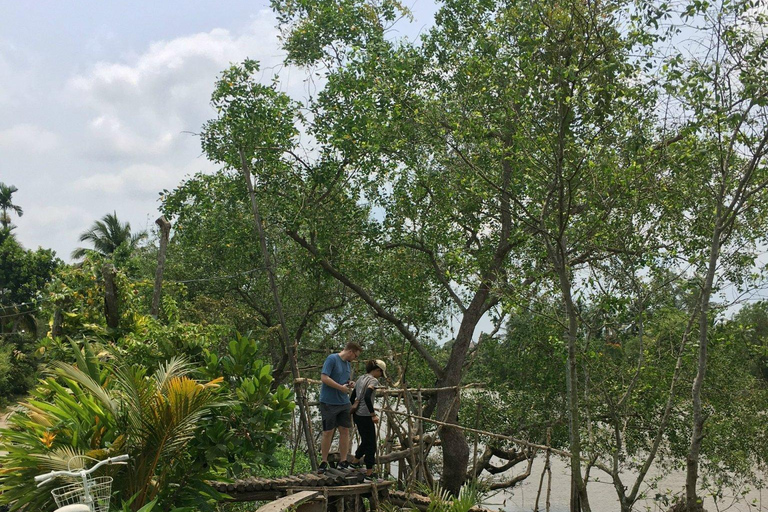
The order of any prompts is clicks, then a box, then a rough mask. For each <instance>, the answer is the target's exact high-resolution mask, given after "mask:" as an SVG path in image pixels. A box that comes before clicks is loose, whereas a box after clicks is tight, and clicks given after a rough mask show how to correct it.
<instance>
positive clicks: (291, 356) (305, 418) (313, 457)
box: [240, 149, 317, 471]
mask: <svg viewBox="0 0 768 512" xmlns="http://www.w3.org/2000/svg"><path fill="white" fill-rule="evenodd" d="M240 162H241V164H242V166H243V169H242V171H243V177H244V178H245V184H246V186H247V187H248V196H249V197H250V198H251V210H252V212H253V220H254V225H255V226H254V227H255V228H256V234H257V236H258V238H259V244H260V246H261V253H262V254H263V256H264V267H265V268H266V270H267V277H268V278H269V288H270V289H271V290H272V298H273V300H274V301H275V309H276V310H277V318H278V320H279V321H280V334H281V336H282V338H283V343H284V344H285V350H286V351H287V354H288V361H289V362H290V365H291V374H292V375H293V380H294V382H296V379H298V378H299V377H300V375H299V367H298V363H297V361H296V351H295V350H294V349H293V348H294V347H293V343H291V340H290V337H289V335H288V326H287V325H286V322H285V315H284V314H283V303H282V302H281V301H280V293H279V292H278V289H277V282H276V281H275V272H274V270H273V268H272V258H270V257H269V249H268V247H267V236H266V234H265V233H264V226H263V225H262V221H261V214H260V213H259V204H258V202H257V201H256V193H255V192H254V190H253V181H251V169H250V165H249V163H248V159H247V158H245V153H243V150H242V149H240ZM294 389H295V391H296V398H297V401H298V402H299V412H300V413H301V423H302V426H303V427H304V434H305V436H306V439H307V455H308V456H309V463H310V464H311V465H312V470H313V471H316V470H317V452H316V451H315V443H314V441H313V439H312V430H311V425H310V423H309V413H308V411H307V409H306V398H305V395H304V389H303V387H302V385H301V384H298V383H296V384H294Z"/></svg>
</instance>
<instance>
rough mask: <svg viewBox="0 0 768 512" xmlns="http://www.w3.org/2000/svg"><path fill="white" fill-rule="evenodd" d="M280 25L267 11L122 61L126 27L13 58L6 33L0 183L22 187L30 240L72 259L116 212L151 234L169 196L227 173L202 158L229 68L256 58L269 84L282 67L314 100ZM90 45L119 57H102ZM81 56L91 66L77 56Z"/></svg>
mask: <svg viewBox="0 0 768 512" xmlns="http://www.w3.org/2000/svg"><path fill="white" fill-rule="evenodd" d="M274 25H275V20H274V17H273V15H272V14H271V13H270V12H269V11H262V12H259V13H258V14H256V15H255V17H254V18H253V20H252V21H251V22H250V24H248V25H247V26H245V28H243V29H237V30H235V29H232V30H227V29H224V28H211V29H210V30H207V31H202V32H197V33H188V34H187V35H183V36H180V37H176V38H168V39H166V40H160V41H154V42H145V43H144V46H143V50H142V49H141V48H142V47H139V48H140V50H139V51H138V52H137V53H133V54H131V55H121V56H116V55H114V54H112V55H110V51H111V50H113V49H114V47H115V45H113V44H111V43H109V39H108V37H111V36H110V34H109V31H110V30H112V29H114V30H118V32H117V35H118V41H120V40H122V39H120V38H121V37H122V36H121V35H120V34H119V31H120V30H124V29H126V28H125V27H111V26H108V27H106V28H105V29H103V30H102V32H100V33H98V34H96V36H98V37H101V35H100V34H106V36H104V37H105V39H104V40H103V41H104V42H105V44H101V41H100V40H98V37H97V39H93V37H94V36H93V35H92V34H84V36H85V37H83V38H82V40H80V41H79V42H78V43H79V44H80V45H84V46H80V47H78V46H70V47H67V48H66V49H63V50H62V51H61V52H57V50H56V49H47V50H46V51H45V52H42V53H36V52H35V51H33V50H34V49H35V48H37V47H32V46H30V45H29V44H26V45H20V48H21V50H20V51H19V52H13V51H11V50H12V49H13V47H12V45H10V44H9V43H6V42H4V41H3V40H2V38H0V106H2V107H3V112H4V114H6V115H5V117H4V118H3V119H0V150H2V154H3V161H2V162H0V175H1V176H0V181H3V182H6V183H12V184H14V185H16V186H18V187H19V192H18V193H17V195H16V196H14V198H15V199H17V201H18V204H20V205H21V206H22V207H23V208H24V216H23V217H22V218H19V219H17V220H15V221H14V223H15V224H17V225H18V229H17V231H16V233H17V236H18V237H19V239H20V240H22V242H23V243H24V244H25V245H27V246H28V247H36V246H38V245H42V246H44V247H52V248H54V249H56V250H57V252H58V253H59V255H60V256H62V257H64V258H68V257H69V253H70V252H71V251H72V249H74V248H75V247H76V246H77V245H79V244H78V242H77V238H78V236H79V234H80V233H82V232H83V231H85V230H86V229H88V228H89V227H90V226H91V224H92V223H93V222H94V221H95V220H97V219H99V218H101V217H102V216H103V215H105V214H106V213H110V212H112V211H116V212H117V214H118V216H119V218H120V219H121V220H123V221H127V222H130V223H131V225H132V226H133V227H134V228H135V229H143V227H142V226H145V225H148V226H149V227H151V223H152V220H153V219H154V218H156V217H157V206H158V202H157V199H158V193H159V192H160V191H161V190H163V189H166V188H168V189H170V188H174V187H176V186H177V185H178V184H179V183H180V182H181V180H182V179H183V178H184V177H185V176H188V175H191V174H194V173H195V172H198V171H204V172H208V171H210V170H211V169H213V168H215V165H214V164H212V163H210V162H208V161H207V160H206V159H205V158H204V157H202V156H201V153H202V151H201V149H200V142H199V137H197V136H196V135H195V133H196V132H199V131H200V128H201V126H202V125H203V123H204V122H205V121H206V120H208V119H210V118H212V117H213V116H214V115H215V112H214V111H213V110H212V109H211V108H210V106H209V101H210V94H211V92H212V90H213V86H214V83H215V80H216V77H217V76H218V75H219V73H220V72H221V71H222V70H223V69H225V68H226V67H227V66H229V65H230V64H231V63H235V62H241V61H242V60H243V59H245V58H246V57H248V58H252V59H256V60H258V61H260V62H261V65H262V69H263V70H264V72H263V77H262V79H263V81H264V83H269V82H271V80H272V77H273V75H275V74H276V73H277V72H278V71H280V74H281V79H282V78H283V77H289V78H290V80H288V81H281V87H282V89H283V90H284V91H285V92H287V93H288V94H291V95H292V96H294V97H301V96H303V90H304V83H303V81H302V79H303V78H304V76H305V73H304V72H303V71H298V72H296V71H294V72H293V73H289V72H288V71H289V70H284V69H282V67H281V66H282V60H283V56H282V51H281V50H280V46H279V40H278V37H277V34H278V32H277V30H276V29H275V28H274ZM134 28H135V27H134ZM135 30H138V29H137V28H135ZM89 37H90V38H89ZM106 43H109V44H106ZM88 45H91V46H93V45H96V49H97V50H99V48H101V50H99V51H98V52H96V53H98V54H99V55H101V56H102V58H103V56H106V55H109V57H107V58H106V59H104V60H101V61H98V62H97V61H94V60H93V52H90V51H86V50H85V48H86V47H90V46H88ZM99 45H101V46H99ZM25 47H30V48H32V49H29V50H25V49H24V48H25ZM102 50H103V51H102ZM70 52H74V53H76V54H77V56H78V57H79V58H80V59H81V60H78V61H77V62H75V61H69V60H67V59H68V58H69V56H70ZM54 56H55V57H54ZM56 59H58V60H56ZM89 59H90V60H89ZM291 75H293V76H291ZM291 82H293V83H291ZM7 84H10V86H7ZM62 84H63V85H62ZM4 100H7V101H6V103H4ZM3 121H5V123H3ZM11 123H13V124H11ZM190 132H191V133H190Z"/></svg>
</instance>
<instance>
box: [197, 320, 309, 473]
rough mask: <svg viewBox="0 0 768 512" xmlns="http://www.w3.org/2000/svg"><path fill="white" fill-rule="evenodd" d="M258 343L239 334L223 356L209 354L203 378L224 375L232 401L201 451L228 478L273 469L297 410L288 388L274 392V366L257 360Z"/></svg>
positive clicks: (209, 430) (208, 431)
mask: <svg viewBox="0 0 768 512" xmlns="http://www.w3.org/2000/svg"><path fill="white" fill-rule="evenodd" d="M258 351H259V350H258V346H257V344H256V342H255V341H254V340H252V339H249V338H247V337H243V336H240V335H237V336H236V337H235V339H233V340H232V341H230V343H229V345H228V347H227V351H226V352H225V354H224V355H223V356H218V355H217V354H216V353H214V352H212V351H209V350H206V351H205V356H204V358H205V361H206V365H205V367H204V369H203V374H204V375H206V376H207V377H208V378H211V377H213V376H216V375H221V376H223V392H224V393H225V394H226V396H228V397H229V402H228V405H227V406H226V407H225V408H224V409H222V410H221V412H220V417H219V418H218V421H216V422H215V423H211V424H210V425H209V426H208V427H207V428H206V429H205V431H204V438H203V439H202V440H199V443H198V449H199V450H202V451H203V452H204V457H205V460H206V461H207V462H208V463H209V464H211V465H212V466H216V467H217V469H219V470H221V471H222V472H226V475H227V476H228V477H235V476H239V475H243V474H244V473H245V472H247V473H260V471H261V470H262V469H263V468H265V467H275V466H277V465H278V461H277V460H276V459H275V452H276V450H277V448H278V447H279V446H281V445H282V444H283V429H284V426H285V425H286V424H287V423H288V422H289V421H290V418H291V413H292V411H293V409H294V407H295V403H294V401H293V393H292V392H291V391H290V390H289V389H288V388H287V387H285V386H277V387H276V388H274V389H273V387H272V384H273V378H272V375H271V370H272V368H271V367H270V366H269V365H267V364H264V363H263V362H262V361H261V360H258V359H256V356H257V354H258Z"/></svg>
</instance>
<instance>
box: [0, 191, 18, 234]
mask: <svg viewBox="0 0 768 512" xmlns="http://www.w3.org/2000/svg"><path fill="white" fill-rule="evenodd" d="M18 191H19V189H18V188H16V187H15V186H13V185H6V184H5V183H1V182H0V223H1V224H2V225H3V229H9V228H10V227H11V216H10V214H9V212H13V213H15V214H16V215H18V216H19V217H21V216H22V215H23V214H24V210H22V208H21V206H18V205H16V204H13V197H12V196H13V194H14V193H16V192H18Z"/></svg>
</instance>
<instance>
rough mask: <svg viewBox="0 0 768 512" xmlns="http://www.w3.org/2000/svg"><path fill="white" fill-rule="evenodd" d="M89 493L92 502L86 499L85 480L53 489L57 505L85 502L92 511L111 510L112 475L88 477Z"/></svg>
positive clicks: (107, 511)
mask: <svg viewBox="0 0 768 512" xmlns="http://www.w3.org/2000/svg"><path fill="white" fill-rule="evenodd" d="M87 481H88V494H90V497H91V500H92V501H91V502H90V503H88V500H87V499H86V493H85V488H84V487H83V482H78V483H74V484H69V485H64V486H62V487H57V488H56V489H53V490H52V491H51V494H52V495H53V500H54V501H55V502H56V506H57V507H63V506H65V505H75V504H80V503H83V504H85V505H88V507H89V508H90V509H91V510H92V512H109V498H110V496H111V495H112V477H111V476H99V477H95V478H88V480H87Z"/></svg>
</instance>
